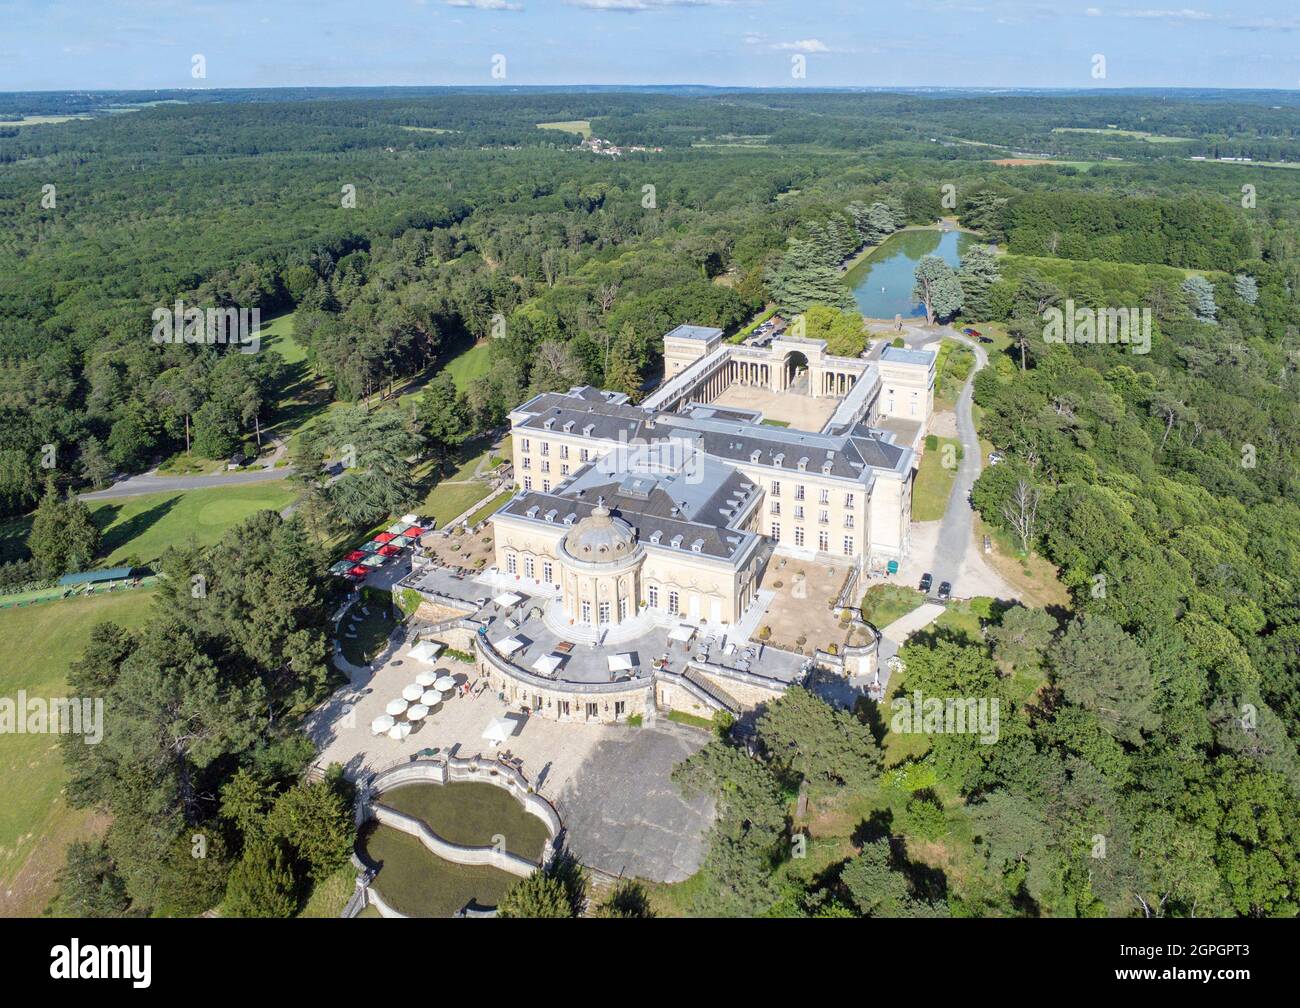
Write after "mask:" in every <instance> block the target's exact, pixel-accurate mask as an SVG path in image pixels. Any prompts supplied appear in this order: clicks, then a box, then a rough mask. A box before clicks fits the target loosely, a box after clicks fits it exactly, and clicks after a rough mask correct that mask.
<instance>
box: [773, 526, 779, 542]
mask: <svg viewBox="0 0 1300 1008" xmlns="http://www.w3.org/2000/svg"><path fill="white" fill-rule="evenodd" d="M772 538H773V539H776V540H778V541H779V540H780V538H781V523H780V522H772Z"/></svg>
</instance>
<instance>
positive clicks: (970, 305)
mask: <svg viewBox="0 0 1300 1008" xmlns="http://www.w3.org/2000/svg"><path fill="white" fill-rule="evenodd" d="M998 279H999V272H998V258H997V254H996V252H994V250H993V248H992V247H991V246H989V245H975V246H973V247H972V248H970V249H968V250H967V251H966V253H965V254H964V255H963V256H962V259H961V268H960V269H959V270H958V271H957V282H958V283H959V284H961V295H962V303H961V310H962V314H963V315H964V316H966V317H967V318H971V319H976V320H978V319H987V318H990V317H991V316H992V314H993V305H992V302H991V300H990V297H989V294H990V291H992V289H993V285H994V284H995V283H997V282H998Z"/></svg>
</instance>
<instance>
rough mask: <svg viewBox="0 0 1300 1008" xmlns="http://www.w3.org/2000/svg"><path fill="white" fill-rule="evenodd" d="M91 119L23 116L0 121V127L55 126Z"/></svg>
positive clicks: (81, 117)
mask: <svg viewBox="0 0 1300 1008" xmlns="http://www.w3.org/2000/svg"><path fill="white" fill-rule="evenodd" d="M93 118H94V116H88V115H34V116H23V118H21V119H15V120H8V121H0V126H55V125H58V124H59V123H65V122H74V121H77V120H82V119H93Z"/></svg>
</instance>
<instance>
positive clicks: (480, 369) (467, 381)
mask: <svg viewBox="0 0 1300 1008" xmlns="http://www.w3.org/2000/svg"><path fill="white" fill-rule="evenodd" d="M491 366H492V364H491V361H490V360H489V358H488V344H487V343H477V344H475V345H474V346H472V347H470V348H469V349H468V350H466V351H464V352H463V353H459V354H457V355H456V356H455V357H453V358H452V359H451V360H449V361H448V362H447V367H446V370H447V371H449V372H450V373H451V380H452V381H454V382H455V383H456V388H457V389H459V390H460V391H461V392H464V391H465V390H466V389H468V388H469V387H470V385H472V384H473V383H474V382H476V381H478V380H479V379H480V378H484V377H486V376H487V373H488V371H489V369H490V368H491Z"/></svg>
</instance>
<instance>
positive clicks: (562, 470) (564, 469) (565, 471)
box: [560, 465, 569, 476]
mask: <svg viewBox="0 0 1300 1008" xmlns="http://www.w3.org/2000/svg"><path fill="white" fill-rule="evenodd" d="M560 475H561V476H567V475H569V467H568V466H567V465H561V466H560Z"/></svg>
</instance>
